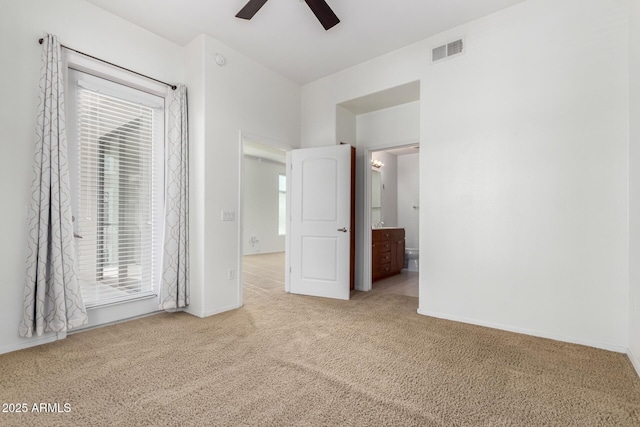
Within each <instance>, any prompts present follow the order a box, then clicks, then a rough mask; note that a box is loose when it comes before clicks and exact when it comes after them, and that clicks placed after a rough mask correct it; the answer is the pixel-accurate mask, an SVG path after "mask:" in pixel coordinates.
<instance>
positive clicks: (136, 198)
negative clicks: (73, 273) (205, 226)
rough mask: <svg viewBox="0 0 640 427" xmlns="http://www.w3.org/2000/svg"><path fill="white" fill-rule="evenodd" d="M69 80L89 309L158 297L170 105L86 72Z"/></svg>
mask: <svg viewBox="0 0 640 427" xmlns="http://www.w3.org/2000/svg"><path fill="white" fill-rule="evenodd" d="M69 80H70V82H71V84H70V86H71V90H70V97H68V98H71V99H69V101H70V102H69V104H70V111H69V115H70V117H71V120H70V122H71V123H72V126H70V128H69V134H70V138H69V148H70V150H69V151H70V163H71V164H70V170H71V177H72V183H71V186H72V192H73V195H74V200H73V207H74V218H75V219H74V229H75V232H76V237H77V238H76V244H77V245H76V247H77V251H78V264H79V265H78V266H79V280H80V288H81V291H82V296H83V298H84V301H85V305H86V306H87V307H96V306H100V305H105V304H110V303H113V302H120V301H125V300H131V299H136V298H140V297H146V296H151V295H155V294H157V288H158V284H157V282H158V281H159V273H160V272H159V269H160V268H161V266H160V256H161V250H160V249H161V235H162V234H161V231H162V227H161V225H162V205H163V188H164V173H163V170H164V153H163V145H164V99H163V98H161V97H159V96H156V95H152V94H150V93H146V92H144V91H141V90H138V89H133V88H131V87H127V86H125V85H122V84H119V83H115V82H112V81H109V80H106V79H103V78H99V77H96V76H93V75H89V74H87V73H84V72H82V71H77V70H69ZM71 134H73V135H71Z"/></svg>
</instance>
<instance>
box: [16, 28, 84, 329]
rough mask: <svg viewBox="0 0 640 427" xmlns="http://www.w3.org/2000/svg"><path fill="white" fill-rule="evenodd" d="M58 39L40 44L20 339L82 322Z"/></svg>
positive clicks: (48, 35) (45, 38)
mask: <svg viewBox="0 0 640 427" xmlns="http://www.w3.org/2000/svg"><path fill="white" fill-rule="evenodd" d="M60 50H61V49H60V43H59V42H58V40H57V38H56V37H55V36H53V35H50V34H47V35H46V36H45V37H44V40H43V43H42V70H41V78H40V97H39V105H38V118H37V124H36V136H37V140H36V150H35V151H36V153H35V157H34V163H33V182H32V185H31V200H30V208H29V217H28V228H29V230H28V232H29V234H28V237H27V248H28V254H27V273H26V283H25V292H24V302H23V309H24V314H23V319H22V322H21V323H20V326H19V331H18V333H19V334H20V336H22V337H31V336H32V335H34V334H35V335H42V334H43V333H44V332H66V331H67V330H69V329H73V328H77V327H79V326H82V325H84V324H86V323H87V312H86V309H85V306H84V303H83V301H82V295H81V293H80V287H79V284H78V274H77V271H76V252H75V246H74V241H73V224H72V216H71V194H70V187H69V164H68V161H67V139H66V135H65V132H66V129H65V115H64V114H65V109H64V107H65V104H64V84H63V73H62V59H61V52H60Z"/></svg>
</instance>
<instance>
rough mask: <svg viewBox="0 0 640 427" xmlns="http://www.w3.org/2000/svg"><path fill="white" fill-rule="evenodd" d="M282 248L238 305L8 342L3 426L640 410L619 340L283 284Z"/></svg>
mask: <svg viewBox="0 0 640 427" xmlns="http://www.w3.org/2000/svg"><path fill="white" fill-rule="evenodd" d="M273 261H274V259H273V257H270V256H257V257H252V259H251V260H250V261H248V262H247V263H246V264H247V270H250V271H248V272H247V273H246V274H245V276H246V277H245V278H246V285H245V289H244V296H245V306H244V307H243V308H241V309H239V310H235V311H233V312H228V313H223V314H220V315H217V316H213V317H209V318H206V319H198V318H195V317H193V316H190V315H188V314H159V315H155V316H151V317H147V318H143V319H139V320H135V321H131V322H127V323H121V324H117V325H113V326H108V327H104V328H100V329H95V330H91V331H86V332H82V333H78V334H74V335H72V336H70V337H69V338H68V339H66V340H63V341H58V342H56V343H52V344H48V345H44V346H41V347H37V348H32V349H28V350H23V351H19V352H14V353H10V354H5V355H0V403H23V402H24V403H27V404H28V405H29V410H31V407H32V405H33V403H38V402H48V403H55V402H58V403H60V405H61V409H63V408H64V406H63V405H64V403H68V404H69V405H70V410H71V412H69V413H54V414H52V413H27V414H15V413H0V425H2V426H13V425H15V426H40V425H59V426H78V425H86V426H101V425H105V426H137V425H153V426H161V425H171V426H191V425H200V426H235V425H247V426H365V425H366V426H405V425H410V426H464V425H468V426H506V425H513V426H542V425H545V426H549V425H555V426H617V425H620V426H639V425H640V380H639V379H638V377H637V376H636V374H635V372H634V370H633V368H632V366H631V364H630V362H629V361H628V359H627V358H626V356H624V355H622V354H617V353H611V352H607V351H602V350H596V349H593V348H588V347H582V346H577V345H571V344H565V343H561V342H555V341H550V340H545V339H540V338H533V337H529V336H524V335H518V334H514V333H508V332H502V331H497V330H492V329H487V328H482V327H476V326H471V325H466V324H461V323H456V322H450V321H445V320H439V319H434V318H429V317H425V316H420V315H418V314H416V309H417V305H418V300H417V299H416V298H412V297H407V296H399V295H392V294H385V293H379V292H378V293H377V292H375V291H372V292H369V293H360V292H356V293H355V294H354V295H353V297H352V299H351V300H350V301H333V300H327V299H321V298H312V297H304V296H297V295H289V294H286V293H285V292H284V291H283V283H282V280H283V279H282V272H281V268H276V267H274V266H273Z"/></svg>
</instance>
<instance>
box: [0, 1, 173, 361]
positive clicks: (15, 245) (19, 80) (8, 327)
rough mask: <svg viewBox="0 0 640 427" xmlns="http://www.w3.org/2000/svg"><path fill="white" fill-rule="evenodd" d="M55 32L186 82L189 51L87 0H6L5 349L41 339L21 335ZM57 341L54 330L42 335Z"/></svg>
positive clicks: (1, 174) (2, 77) (0, 27)
mask: <svg viewBox="0 0 640 427" xmlns="http://www.w3.org/2000/svg"><path fill="white" fill-rule="evenodd" d="M45 31H46V32H50V33H52V34H55V35H57V36H58V37H59V40H60V41H61V42H62V43H63V44H65V45H68V46H70V47H73V48H76V49H79V50H82V51H85V52H89V53H91V54H93V55H95V56H97V57H100V58H103V59H106V60H109V61H111V62H114V63H116V64H120V65H123V66H126V67H129V68H132V69H135V70H138V71H140V72H141V73H144V74H149V75H151V76H153V77H156V78H158V79H161V80H165V81H170V82H181V81H183V78H184V74H183V67H182V63H183V58H184V57H183V49H182V48H181V47H179V46H177V45H175V44H173V43H170V42H168V41H166V40H164V39H161V38H160V37H158V36H156V35H153V34H151V33H150V32H148V31H146V30H143V29H141V28H139V27H136V26H134V25H132V24H130V23H128V22H126V21H123V20H121V19H120V18H117V17H115V16H114V15H111V14H109V13H107V12H105V11H103V10H101V9H98V8H97V7H95V6H93V5H91V4H89V3H87V2H85V1H81V0H58V1H38V0H21V1H19V2H18V1H16V2H9V1H6V2H3V4H2V13H0V51H1V52H2V55H0V69H1V70H2V71H1V72H0V90H1V91H2V94H3V96H2V97H0V134H1V135H2V142H1V143H0V194H1V195H2V209H1V210H0V233H1V235H2V239H1V241H0V260H1V261H0V262H1V263H2V264H1V268H2V272H3V284H2V286H1V291H0V292H1V297H0V325H2V328H0V353H3V352H6V351H11V350H14V349H16V348H20V347H21V346H25V345H30V344H34V343H38V342H42V339H30V340H26V339H23V338H19V337H18V335H17V326H18V322H19V320H20V318H21V308H22V299H23V288H24V280H25V279H24V275H25V259H26V233H27V231H26V218H25V215H26V206H27V204H28V200H29V193H30V183H31V171H32V158H33V154H34V143H35V120H36V109H37V99H38V81H39V78H40V53H41V46H40V45H39V44H38V41H37V40H38V38H40V37H42V34H43V33H44V32H45ZM51 339H55V336H53V335H52V334H49V335H47V336H46V337H45V338H44V340H51Z"/></svg>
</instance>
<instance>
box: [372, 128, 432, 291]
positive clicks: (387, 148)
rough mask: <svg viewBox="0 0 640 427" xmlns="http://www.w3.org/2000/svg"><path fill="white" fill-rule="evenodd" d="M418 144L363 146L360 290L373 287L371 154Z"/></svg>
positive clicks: (405, 142) (411, 142)
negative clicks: (361, 269)
mask: <svg viewBox="0 0 640 427" xmlns="http://www.w3.org/2000/svg"><path fill="white" fill-rule="evenodd" d="M415 145H418V146H420V141H415V140H406V141H398V142H396V143H391V144H390V145H383V146H380V147H364V148H363V150H364V152H363V153H364V156H363V159H364V204H363V205H364V212H363V215H362V216H363V218H362V228H361V229H360V230H361V232H362V236H363V251H362V264H363V265H362V268H363V271H362V289H360V290H362V291H370V290H372V289H373V281H372V274H371V265H372V264H371V263H372V259H373V257H372V247H371V244H372V242H371V230H372V228H371V154H372V153H374V152H376V151H387V150H393V149H395V148H403V147H413V146H415Z"/></svg>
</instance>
